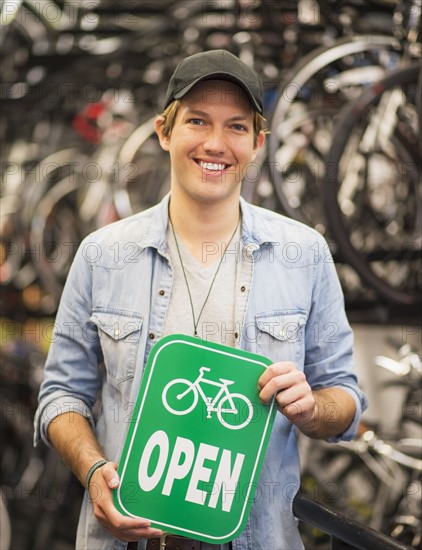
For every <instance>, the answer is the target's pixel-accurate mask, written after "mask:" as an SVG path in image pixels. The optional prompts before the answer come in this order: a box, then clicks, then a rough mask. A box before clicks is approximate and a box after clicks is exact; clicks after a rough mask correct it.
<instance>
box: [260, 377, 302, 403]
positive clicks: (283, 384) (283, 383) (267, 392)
mask: <svg viewBox="0 0 422 550" xmlns="http://www.w3.org/2000/svg"><path fill="white" fill-rule="evenodd" d="M304 383H306V378H305V375H304V374H303V373H302V372H300V371H297V370H295V371H291V372H288V373H285V374H281V375H279V376H275V377H274V378H271V379H270V380H269V381H268V382H267V384H266V385H265V386H264V387H263V388H262V389H261V391H260V393H259V398H260V399H261V401H262V402H263V403H268V401H269V400H270V399H271V398H272V396H273V395H274V394H277V396H279V394H280V392H281V393H282V394H285V392H288V391H289V390H290V389H291V388H295V387H299V386H300V385H302V384H304ZM292 400H293V399H292ZM287 403H288V401H286V402H285V403H284V404H287Z"/></svg>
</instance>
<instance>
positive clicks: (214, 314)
mask: <svg viewBox="0 0 422 550" xmlns="http://www.w3.org/2000/svg"><path fill="white" fill-rule="evenodd" d="M240 236H241V228H240V224H239V227H238V228H237V231H236V233H235V235H234V237H233V239H232V241H231V242H230V244H229V245H228V246H227V249H226V251H225V253H224V249H225V247H226V243H222V244H221V246H219V245H217V243H213V242H207V243H204V244H203V254H204V257H205V255H206V254H208V257H210V255H213V256H215V261H213V262H212V263H211V264H210V265H209V266H205V264H204V263H203V262H201V261H200V260H198V259H197V258H195V257H194V256H193V255H192V254H191V252H190V251H189V249H188V248H187V246H186V245H185V244H184V243H183V241H182V240H181V239H180V238H177V242H178V244H179V250H180V255H181V257H182V261H183V265H184V268H185V273H186V278H187V281H188V284H189V290H190V294H191V298H192V303H193V309H194V314H195V320H196V322H197V321H198V317H199V315H200V312H201V309H202V307H203V305H204V302H205V299H206V297H207V295H208V292H209V289H210V285H211V284H212V280H213V277H214V275H215V273H216V270H217V269H218V265H219V263H220V260H221V258H222V256H221V255H222V254H223V255H224V257H223V259H222V261H221V265H220V268H219V270H218V273H217V276H216V278H215V281H214V284H213V285H212V288H211V292H210V295H209V297H208V300H207V301H206V303H205V307H204V309H203V311H202V314H201V316H200V318H199V323H198V327H197V335H198V337H199V338H202V339H203V340H207V341H210V342H216V343H220V344H225V345H227V346H231V347H238V345H239V335H240V327H241V325H242V321H243V316H244V313H245V309H246V302H247V297H248V292H247V291H246V290H249V284H246V281H245V278H246V279H248V271H249V269H246V270H245V267H246V268H247V267H248V266H245V265H244V258H243V256H244V255H243V250H242V242H241V238H240ZM167 243H168V247H169V255H170V262H171V265H172V268H173V277H174V279H173V288H172V293H171V297H170V304H169V307H168V310H167V316H166V319H165V322H164V330H163V336H167V335H169V334H186V335H189V336H192V335H193V334H194V321H193V316H192V308H191V304H190V299H189V292H188V289H187V285H186V281H185V277H184V275H183V270H182V266H181V263H180V258H179V254H178V252H177V248H176V243H175V240H174V236H173V231H172V230H171V227H170V226H168V227H167ZM245 271H246V273H245ZM248 282H249V281H248Z"/></svg>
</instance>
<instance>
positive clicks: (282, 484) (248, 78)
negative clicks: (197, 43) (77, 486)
mask: <svg viewBox="0 0 422 550" xmlns="http://www.w3.org/2000/svg"><path fill="white" fill-rule="evenodd" d="M262 95H263V94H262V84H261V82H260V80H259V78H258V77H257V75H256V74H255V72H254V71H252V70H250V69H249V68H248V67H247V66H246V65H244V64H243V63H242V62H241V61H240V60H239V59H238V58H236V57H235V56H233V55H232V54H230V53H228V52H225V51H222V50H215V51H210V52H204V53H200V54H196V55H194V56H191V57H188V58H186V59H185V60H183V61H182V62H181V63H180V64H179V66H178V67H177V68H176V71H175V73H174V75H173V77H172V79H171V80H170V83H169V87H168V92H167V97H166V100H165V106H164V107H165V110H164V112H163V114H162V115H160V116H158V117H157V120H156V131H157V134H158V137H159V140H160V144H161V146H162V147H163V149H165V150H166V151H168V152H169V155H170V160H171V191H170V195H169V196H167V197H165V199H164V200H163V201H162V202H161V204H159V205H157V206H155V207H153V208H151V209H149V210H147V211H145V212H142V213H140V214H137V215H135V216H132V217H130V218H128V219H125V220H122V221H119V222H117V223H116V224H112V225H110V226H108V227H105V228H103V229H100V230H99V231H97V232H95V233H94V234H92V235H90V236H89V237H88V238H87V239H85V241H84V242H83V243H82V245H81V247H80V249H79V252H78V254H77V257H76V259H75V261H74V264H73V266H72V268H71V270H70V273H69V277H68V280H67V284H66V287H65V290H64V292H63V297H62V300H61V304H60V308H59V311H58V315H57V320H56V331H55V338H54V343H53V345H52V347H51V350H50V353H49V357H48V360H47V365H46V377H45V381H44V383H43V385H42V388H41V391H40V404H39V409H38V413H37V417H36V439H37V440H38V439H39V438H40V437H41V438H42V439H44V440H45V441H46V442H47V443H49V444H51V445H53V446H54V447H55V448H56V449H57V451H58V452H59V453H60V454H61V456H62V457H63V458H64V460H65V462H66V463H67V464H68V466H69V467H70V468H71V469H72V471H73V472H74V473H75V474H76V476H77V477H78V478H79V479H80V481H81V482H82V483H83V484H85V485H86V486H88V487H87V489H88V491H89V494H90V497H91V498H90V499H84V502H83V507H82V511H81V518H80V522H79V527H78V536H77V548H86V549H90V550H91V549H94V548H102V549H106V548H110V549H111V548H126V547H127V543H128V542H129V541H132V542H130V546H129V547H130V548H133V547H135V548H136V547H137V548H140V549H145V548H147V550H150V549H152V548H158V547H159V537H160V535H161V532H160V531H158V530H157V529H154V528H152V527H151V526H150V524H149V522H148V521H145V520H143V519H134V518H129V517H124V516H122V515H121V514H120V513H119V512H118V511H117V510H116V509H115V508H114V506H113V502H112V489H114V488H116V487H117V486H118V483H119V479H118V476H117V473H116V467H117V464H116V461H118V460H119V456H120V453H121V450H122V446H123V442H124V439H125V436H126V432H127V427H128V424H127V422H128V420H129V419H130V416H131V407H133V403H134V402H135V400H136V396H137V393H138V390H139V385H140V381H141V377H142V371H143V367H144V365H145V363H146V360H147V358H148V355H149V352H150V351H151V348H152V346H153V345H154V344H155V343H156V342H157V340H158V339H160V338H161V337H163V336H165V335H167V334H172V333H176V332H177V333H185V334H189V335H197V336H199V337H202V338H204V339H206V340H213V341H216V342H220V343H223V344H228V345H231V346H234V347H240V348H243V349H245V350H248V351H251V352H255V353H259V354H261V355H264V356H266V357H269V358H271V360H273V361H274V363H273V364H272V365H271V366H270V367H269V368H268V369H267V370H266V371H265V373H264V374H263V375H262V376H261V377H260V379H259V380H257V386H258V390H257V391H258V392H259V395H260V398H261V400H262V401H263V402H264V403H266V402H268V401H269V400H270V398H271V397H272V396H273V395H274V394H276V401H277V405H278V408H279V413H278V414H277V415H276V420H275V422H274V427H273V430H272V434H271V438H270V442H269V445H268V449H267V453H266V457H265V462H264V465H263V468H262V473H261V477H260V482H259V483H260V486H259V488H258V491H257V493H259V498H256V499H255V502H254V504H253V505H252V509H251V514H250V518H249V521H248V524H247V527H246V529H245V531H244V532H243V533H242V534H241V536H239V537H238V538H237V539H235V540H234V541H232V543H230V544H229V545H222V546H221V547H220V546H218V545H216V546H214V545H208V544H202V545H201V543H199V542H198V541H191V540H189V539H184V538H182V537H168V538H167V539H166V541H165V542H166V548H167V550H169V549H170V550H171V549H173V548H198V549H199V548H203V549H210V548H215V549H217V548H221V549H223V548H225V549H227V548H233V549H234V550H258V549H266V550H287V549H289V550H290V549H298V548H302V547H303V546H302V543H301V540H300V537H299V533H298V529H297V523H296V521H295V518H294V517H293V514H292V498H293V496H294V494H295V492H296V491H297V489H298V486H299V457H298V449H297V444H296V435H297V433H296V429H297V428H298V429H300V430H301V431H302V432H304V433H305V434H308V435H309V436H311V437H315V438H324V439H329V440H332V441H335V440H337V439H338V438H342V439H350V438H351V437H352V436H353V434H354V432H355V428H356V425H357V423H358V420H359V416H360V413H361V411H362V410H363V409H364V407H365V406H366V403H365V397H364V396H363V394H362V393H361V392H360V390H359V389H358V387H357V383H356V377H355V375H354V373H353V370H352V334H351V331H350V328H349V325H348V323H347V320H346V317H345V313H344V307H343V297H342V293H341V290H340V286H339V283H338V280H337V277H336V274H335V268H334V265H333V263H332V260H331V257H330V256H329V252H328V249H327V246H326V244H325V242H324V241H323V239H322V238H321V236H320V235H319V234H317V233H316V232H315V231H313V230H312V229H310V228H308V227H305V226H303V225H301V224H299V223H297V222H294V221H291V220H289V219H286V218H284V217H282V216H280V215H278V214H275V213H273V212H269V211H266V210H262V209H259V208H257V207H254V206H251V205H249V204H247V203H246V202H245V201H244V200H243V199H241V198H240V191H241V182H242V177H244V175H245V174H246V172H247V169H248V166H249V165H250V163H253V162H254V159H255V158H256V156H257V154H258V152H259V150H260V149H261V148H262V147H263V145H264V141H265V133H264V130H263V121H264V119H263V118H262ZM133 541H139V544H138V545H136V544H134V542H133Z"/></svg>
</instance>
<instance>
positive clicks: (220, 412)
mask: <svg viewBox="0 0 422 550" xmlns="http://www.w3.org/2000/svg"><path fill="white" fill-rule="evenodd" d="M230 401H232V402H233V404H234V410H233V408H232V406H231V404H230ZM252 415H253V406H252V403H251V402H250V401H249V399H247V398H246V397H245V396H244V395H242V394H241V393H232V394H230V395H226V396H225V397H223V399H221V401H220V402H219V403H218V406H217V418H218V420H219V421H220V422H221V424H222V425H223V426H225V427H226V428H229V429H230V430H241V429H242V428H244V427H245V426H247V425H248V424H249V422H250V421H251V419H252Z"/></svg>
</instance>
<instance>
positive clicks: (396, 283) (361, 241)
mask: <svg viewBox="0 0 422 550" xmlns="http://www.w3.org/2000/svg"><path fill="white" fill-rule="evenodd" d="M419 67H420V66H419V63H418V64H415V65H413V66H410V67H408V68H405V69H401V70H399V71H396V72H394V73H392V74H391V75H390V76H388V77H387V78H385V79H383V80H382V81H380V82H378V83H376V84H374V85H373V86H371V87H370V88H369V89H368V90H367V91H366V92H365V93H364V94H363V95H362V96H361V97H360V98H358V99H357V100H356V101H354V102H352V103H351V104H350V105H348V106H347V107H346V108H345V110H344V111H343V113H342V115H341V117H340V119H339V122H338V124H337V126H336V131H335V133H334V136H333V140H332V146H331V148H330V151H329V154H328V155H327V158H326V166H327V167H328V170H327V177H326V181H325V186H324V187H323V200H324V208H325V213H326V217H327V220H328V223H329V227H330V231H331V233H332V235H333V237H334V238H335V240H336V243H337V245H338V253H339V255H340V256H341V258H342V259H344V260H345V261H346V262H347V263H349V264H350V265H351V266H352V267H353V268H354V269H355V271H356V272H357V273H358V274H359V276H360V278H361V279H362V280H363V281H364V282H365V283H366V284H367V285H368V286H369V287H370V288H373V289H374V290H375V291H376V292H377V294H378V296H380V297H381V298H382V299H384V300H386V301H387V302H390V303H397V304H402V305H416V304H420V303H421V300H422V299H421V294H420V290H421V288H422V281H421V273H422V271H421V252H422V242H421V228H422V209H421V203H422V196H421V168H420V164H419V160H418V139H420V138H418V133H419V129H418V128H417V120H418V117H417V116H416V106H415V88H416V82H417V76H418V73H419Z"/></svg>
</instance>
